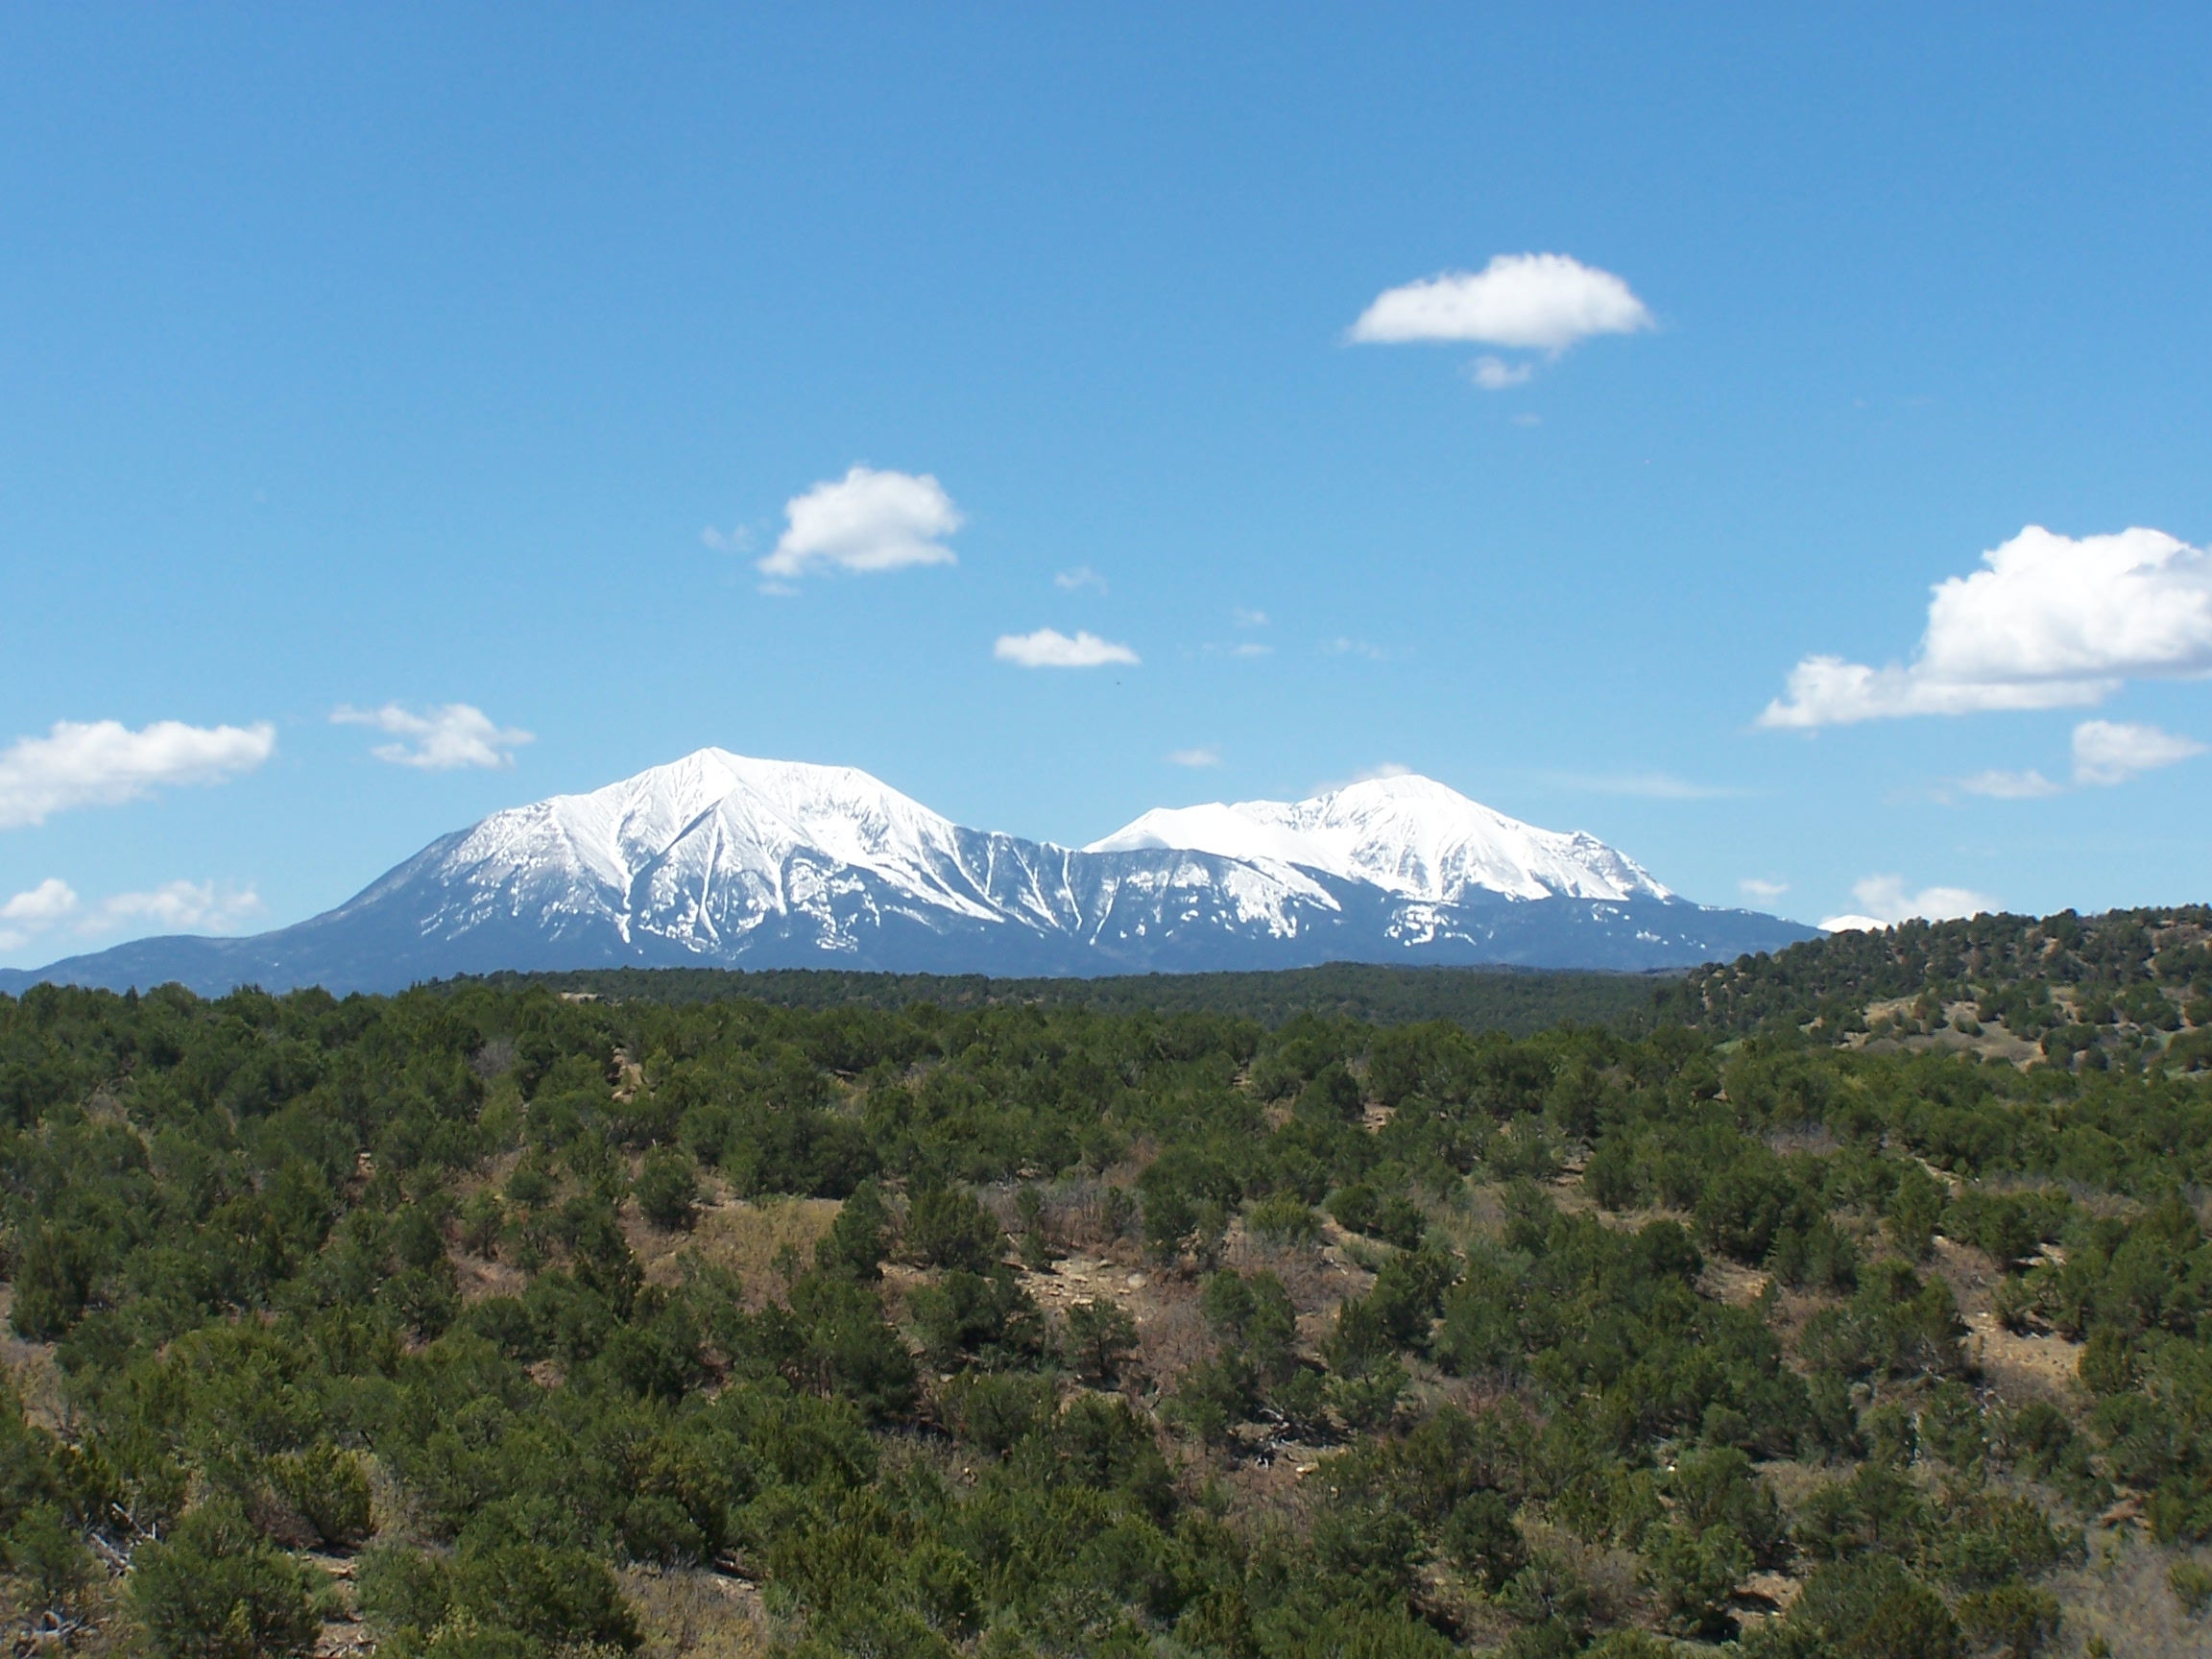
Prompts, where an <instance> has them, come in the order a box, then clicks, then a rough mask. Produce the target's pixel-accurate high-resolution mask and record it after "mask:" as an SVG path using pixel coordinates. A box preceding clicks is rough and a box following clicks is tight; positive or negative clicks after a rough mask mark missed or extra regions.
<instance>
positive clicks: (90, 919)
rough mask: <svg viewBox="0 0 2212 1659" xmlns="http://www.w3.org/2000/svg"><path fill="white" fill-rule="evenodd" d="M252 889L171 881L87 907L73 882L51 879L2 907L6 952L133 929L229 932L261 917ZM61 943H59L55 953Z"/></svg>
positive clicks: (0, 934)
mask: <svg viewBox="0 0 2212 1659" xmlns="http://www.w3.org/2000/svg"><path fill="white" fill-rule="evenodd" d="M261 910H262V906H261V900H260V896H259V895H258V894H256V893H255V892H254V891H253V889H252V887H251V886H247V887H237V886H218V885H217V884H216V883H215V882H213V881H171V882H169V883H168V884H166V885H165V886H161V887H156V888H153V889H151V890H149V891H146V892H142V893H115V894H110V895H109V896H108V897H107V898H105V899H102V900H100V901H99V902H97V903H94V904H92V905H90V906H89V907H87V906H86V905H85V904H84V902H83V901H82V900H80V899H79V898H78V896H77V893H76V891H75V890H74V889H73V888H71V887H70V885H69V883H68V882H66V881H64V880H62V879H61V878H60V877H48V878H46V879H45V880H43V881H41V882H39V883H38V885H37V886H36V887H33V888H30V889H28V890H27V891H25V892H21V893H17V894H15V895H14V896H13V897H12V898H11V899H9V900H7V901H6V902H0V950H21V949H22V948H23V947H24V946H26V945H29V944H31V943H32V942H33V941H34V940H36V939H39V938H42V937H46V936H48V935H52V934H60V935H61V937H62V938H67V937H70V936H75V937H77V938H81V939H96V938H99V937H101V936H103V935H106V934H112V933H119V932H124V931H128V930H131V929H133V928H135V929H138V930H140V931H144V930H146V929H147V928H150V927H151V928H160V929H166V930H168V931H172V932H175V931H187V930H188V931H195V932H206V933H227V932H232V931H235V930H236V929H237V928H238V927H240V926H244V925H245V924H246V923H248V922H250V921H252V920H253V919H254V918H255V917H258V916H259V915H260V914H261ZM59 945H60V939H57V940H55V942H54V944H53V945H50V946H49V947H48V948H49V949H54V948H56V946H59Z"/></svg>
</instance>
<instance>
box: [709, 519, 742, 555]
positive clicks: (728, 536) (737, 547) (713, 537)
mask: <svg viewBox="0 0 2212 1659" xmlns="http://www.w3.org/2000/svg"><path fill="white" fill-rule="evenodd" d="M699 540H700V541H704V542H705V543H706V544H707V545H708V546H709V547H711V548H713V549H714V551H715V552H717V553H742V552H744V551H745V549H746V548H748V547H750V546H752V545H753V532H752V531H750V530H748V529H746V528H745V526H744V525H742V524H738V525H735V526H733V527H732V528H731V529H728V530H717V529H715V528H714V526H713V525H711V524H709V525H708V526H707V528H706V529H704V530H702V531H700V532H699Z"/></svg>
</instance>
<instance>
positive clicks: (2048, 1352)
mask: <svg viewBox="0 0 2212 1659" xmlns="http://www.w3.org/2000/svg"><path fill="white" fill-rule="evenodd" d="M1932 1265H1933V1266H1934V1268H1935V1270H1936V1272H1938V1273H1940V1274H1941V1275H1942V1276H1943V1278H1944V1279H1945V1281H1946V1282H1948V1283H1949V1285H1950V1286H1951V1294H1952V1296H1953V1297H1954V1298H1955V1299H1956V1300H1957V1301H1958V1304H1959V1316H1960V1318H1961V1319H1963V1320H1965V1322H1966V1330H1967V1342H1966V1348H1967V1353H1968V1354H1969V1355H1971V1356H1972V1357H1973V1358H1976V1359H1978V1360H1979V1361H1980V1363H1981V1366H1982V1371H1983V1375H1984V1378H1985V1379H1986V1380H1987V1382H1988V1383H1989V1385H1990V1386H1991V1387H1992V1388H1994V1389H1995V1390H1996V1391H1997V1394H1998V1397H1999V1398H2000V1399H2003V1400H2005V1401H2006V1402H2007V1403H2008V1404H2009V1405H2014V1406H2023V1405H2026V1404H2027V1403H2028V1402H2029V1401H2031V1400H2038V1399H2040V1400H2049V1401H2052V1402H2053V1403H2055V1404H2060V1405H2063V1404H2067V1403H2068V1402H2069V1401H2070V1400H2071V1398H2072V1397H2073V1396H2074V1395H2075V1394H2076V1392H2077V1386H2076V1379H2077V1378H2078V1377H2079V1376H2080V1363H2081V1344H2080V1343H2079V1342H2069V1341H2068V1340H2067V1339H2066V1338H2065V1337H2063V1336H2061V1335H2059V1334H2057V1333H2056V1332H2052V1331H2032V1332H2031V1333H2029V1334H2026V1335H2022V1334H2019V1333H2016V1332H2012V1331H2008V1330H2006V1329H2005V1327H2004V1326H2003V1325H2001V1324H1999V1323H1998V1321H1997V1316H1996V1314H1994V1313H1993V1312H1992V1311H1990V1299H1991V1297H1992V1295H1993V1294H1994V1293H1995V1291H1996V1288H1997V1286H1998V1285H1999V1284H2001V1283H2002V1282H2003V1280H2004V1278H2005V1274H2004V1271H2003V1269H2001V1268H2000V1267H1998V1265H1997V1264H1996V1263H1995V1262H1992V1261H1990V1260H1989V1258H1988V1257H1987V1256H1985V1255H1984V1254H1983V1253H1982V1252H1981V1251H1979V1250H1977V1249H1975V1248H1974V1247H1973V1246H1972V1245H1970V1244H1961V1243H1960V1242H1959V1241H1958V1240H1957V1239H1955V1238H1937V1239H1936V1255H1935V1260H1934V1262H1933V1263H1932Z"/></svg>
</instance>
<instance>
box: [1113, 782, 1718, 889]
mask: <svg viewBox="0 0 2212 1659" xmlns="http://www.w3.org/2000/svg"><path fill="white" fill-rule="evenodd" d="M1156 847H1182V848H1189V849H1191V850H1194V851H1198V852H1205V853H1217V854H1221V855H1222V856H1223V857H1225V858H1239V859H1243V860H1245V861H1247V862H1251V863H1268V862H1273V863H1284V864H1293V865H1302V866H1304V867H1306V868H1307V869H1310V870H1325V871H1327V872H1329V873H1330V874H1331V875H1333V876H1341V877H1343V878H1345V879H1347V880H1352V881H1371V882H1373V883H1374V884H1375V885H1376V886H1378V887H1381V888H1383V890H1384V891H1386V892H1390V893H1395V894H1397V895H1399V896H1400V897H1402V898H1406V899H1425V900H1428V901H1430V902H1433V903H1442V904H1456V903H1459V902H1461V901H1462V900H1464V899H1465V898H1466V897H1467V896H1468V894H1469V892H1470V891H1471V890H1476V889H1479V890H1481V891H1483V892H1487V893H1497V894H1502V895H1503V896H1504V897H1505V898H1508V899H1671V898H1673V897H1674V895H1673V894H1671V893H1670V892H1669V891H1668V890H1667V889H1666V888H1665V887H1662V886H1661V885H1660V884H1659V883H1658V882H1657V881H1655V880H1653V879H1652V878H1651V875H1650V872H1648V871H1647V870H1646V869H1645V868H1644V867H1643V866H1642V865H1641V864H1638V863H1637V862H1636V861H1635V860H1634V859H1632V858H1629V857H1627V856H1626V855H1625V854H1621V853H1617V852H1615V851H1614V850H1613V849H1612V848H1610V847H1608V846H1606V845H1605V843H1604V842H1602V841H1600V840H1599V839H1598V838H1597V837H1596V836H1593V835H1585V834H1582V833H1581V832H1580V831H1578V830H1577V831H1575V832H1574V833H1572V834H1561V833H1559V832H1558V831H1556V830H1552V829H1537V828H1535V826H1533V825H1530V824H1524V823H1522V822H1521V821H1520V820H1519V819H1517V818H1508V817H1506V816H1505V814H1504V813H1503V812H1494V811H1492V810H1491V809H1490V808H1489V807H1487V806H1485V805H1482V804H1481V803H1479V802H1477V801H1470V800H1468V799H1467V797H1466V796H1464V795H1462V794H1460V793H1459V792H1458V791H1456V790H1455V789H1449V788H1446V787H1445V786H1444V785H1443V784H1441V783H1439V782H1437V781H1434V780H1433V779H1430V778H1419V777H1414V776H1412V775H1410V774H1404V775H1400V776H1398V777H1393V778H1372V779H1368V780H1367V781H1364V782H1359V783H1352V784H1347V785H1346V786H1345V787H1344V788H1341V789H1333V790H1331V791H1330V792H1329V793H1328V794H1326V795H1319V796H1316V797H1314V798H1313V799H1312V800H1310V801H1297V802H1284V801H1240V802H1238V804H1237V805H1234V806H1224V805H1218V804H1216V805H1210V806H1182V807H1156V808H1154V809H1153V810H1152V811H1150V812H1147V813H1145V814H1144V816H1143V817H1142V818H1140V819H1138V820H1137V821H1136V822H1135V823H1133V824H1130V825H1128V826H1126V827H1125V828H1123V829H1118V830H1116V831H1115V832H1114V833H1113V834H1111V835H1109V836H1107V837H1106V838H1105V839H1104V840H1101V841H1094V842H1092V843H1091V845H1090V846H1088V847H1086V848H1084V851H1085V852H1086V853H1130V852H1136V851H1139V850H1141V849H1147V848H1156Z"/></svg>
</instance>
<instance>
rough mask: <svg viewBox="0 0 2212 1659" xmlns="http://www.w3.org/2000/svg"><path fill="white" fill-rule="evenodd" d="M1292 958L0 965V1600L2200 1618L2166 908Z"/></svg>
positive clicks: (2194, 1157)
mask: <svg viewBox="0 0 2212 1659" xmlns="http://www.w3.org/2000/svg"><path fill="white" fill-rule="evenodd" d="M1311 972H1312V973H1313V974H1320V975H1322V978H1321V979H1320V980H1319V981H1318V982H1316V981H1314V980H1312V979H1311V978H1309V979H1308V980H1305V981H1301V982H1298V983H1286V982H1281V981H1286V980H1287V976H1284V975H1265V976H1229V975H1222V976H1208V977H1209V978H1214V979H1217V980H1219V981H1221V983H1217V984H1214V985H1211V986H1183V987H1181V988H1179V989H1176V988H1173V987H1172V982H1163V984H1164V985H1166V986H1168V987H1169V988H1168V989H1165V990H1163V991H1162V993H1161V995H1160V996H1159V997H1157V998H1152V999H1151V1002H1148V1001H1147V1000H1146V998H1144V997H1143V996H1142V994H1141V993H1140V991H1139V990H1138V989H1136V988H1135V982H1130V983H1128V984H1124V985H1122V986H1121V987H1119V988H1118V989H1107V990H1103V991H1102V990H1101V989H1100V988H1098V987H1095V986H1094V987H1091V988H1088V989H1082V988H1068V989H1066V990H1065V991H1064V992H1052V991H1050V990H1049V989H1039V988H1028V989H1025V990H1022V991H1021V992H1019V993H1007V994H998V993H996V992H993V991H991V990H990V988H989V987H984V988H983V989H982V990H978V989H977V988H976V987H974V986H968V987H966V988H962V987H960V986H958V985H953V986H951V987H950V989H948V988H946V987H945V986H939V987H936V988H935V989H937V990H940V991H943V992H944V994H943V995H932V989H933V988H932V987H931V986H930V985H928V984H926V983H919V984H918V983H913V982H901V983H897V984H887V983H881V982H873V981H870V980H869V979H868V977H867V976H853V975H847V976H825V980H824V982H822V983H819V984H813V985H808V984H807V983H805V982H803V981H800V980H797V979H793V980H791V981H790V982H789V983H779V984H776V985H760V986H755V987H747V986H745V985H742V984H737V985H731V984H717V983H706V982H700V981H696V980H692V981H685V980H681V979H670V980H669V981H667V982H665V983H661V982H659V981H658V979H657V976H654V975H646V974H637V975H627V976H623V977H621V978H619V979H617V980H608V981H604V982H593V983H589V984H586V983H578V982H570V981H569V980H567V979H554V980H550V981H547V980H536V979H519V978H517V979H508V978H500V979H494V980H486V981H464V982H455V983H451V984H445V985H438V986H429V987H423V988H421V989H418V990H415V991H411V992H408V993H406V994H404V995H400V996H397V997H389V998H381V997H351V998H345V999H343V1000H340V999H337V998H332V997H330V996H327V995H325V994H323V993H320V992H315V991H302V992H297V993H293V994H290V995H286V996H282V997H271V996H267V995H263V994H261V993H259V992H256V991H252V990H244V991H239V992H237V993H234V994H233V995H230V996H228V997H225V998H219V999H214V1000H205V999H202V998H196V997H194V996H192V995H190V994H189V993H186V992H184V991H182V990H180V989H178V988H176V987H167V988H163V989H161V990H157V991H154V992H152V993H149V994H146V995H134V994H133V995H122V996H118V995H114V994H111V993H108V992H96V991H84V990H73V989H65V988H58V987H52V986H41V987H37V988H35V989H33V990H31V991H29V992H28V993H26V994H25V995H24V996H23V997H22V998H19V999H14V998H0V1183H4V1186H0V1278H4V1280H5V1285H4V1286H0V1297H4V1298H5V1301H4V1307H5V1315H6V1323H5V1329H4V1334H0V1366H4V1377H0V1620H4V1623H5V1628H6V1630H7V1633H8V1637H9V1639H10V1641H11V1643H12V1645H13V1647H15V1649H16V1650H18V1651H23V1652H30V1651H38V1652H62V1651H68V1652H87V1653H109V1652H113V1653H118V1654H120V1653H143V1654H147V1655H152V1656H154V1659H246V1656H249V1655H261V1654H278V1655H306V1654H310V1653H319V1654H325V1655H340V1654H364V1655H365V1654H370V1653H373V1654H376V1655H383V1656H390V1659H550V1656H554V1655H572V1656H578V1659H581V1656H584V1655H608V1656H613V1655H623V1654H637V1655H640V1656H643V1659H661V1656H664V1655H665V1656H668V1659H676V1656H680V1655H687V1654H689V1655H700V1656H702V1659H708V1656H712V1659H720V1656H723V1655H732V1656H735V1655H762V1656H766V1655H789V1656H792V1659H828V1656H829V1655H863V1656H871V1659H907V1656H912V1659H950V1656H951V1655H955V1654H958V1655H975V1656H978V1659H984V1656H988V1659H1027V1656H1032V1655H1034V1656H1039V1659H1043V1656H1047V1655H1050V1656H1058V1655H1114V1656H1129V1659H1136V1656H1139V1655H1142V1656H1145V1659H1337V1656H1345V1659H1445V1656H1447V1655H1452V1654H1497V1655H1503V1656H1511V1659H1554V1656H1557V1659H1564V1656H1568V1655H1575V1654H1592V1655H1598V1656H1603V1659H1650V1656H1656V1655H1662V1654H1682V1655H1687V1654H1693V1653H1712V1654H1719V1655H1741V1656H1743V1659H1921V1656H1933V1659H1965V1656H1967V1655H1981V1654H1992V1655H1994V1654H2007V1655H2030V1654H2037V1653H2052V1654H2062V1653H2063V1654H2129V1653H2153V1652H2202V1651H2212V1642H2208V1638H2207V1633H2206V1628H2205V1623H2204V1621H2205V1619H2206V1617H2207V1614H2208V1613H2212V1244H2208V1243H2207V1237H2206V1229H2205V1221H2206V1216H2207V1214H2212V1212H2207V1210H2206V1209H2205V1206H2204V1202H2203V1199H2204V1190H2205V1187H2206V1185H2207V1182H2208V1180H2212V1076H2208V1073H2207V1070H2206V1065H2205V1061H2206V1055H2207V1053H2208V1052H2212V912H2205V911H2200V910H2180V911H2172V910H2170V911H2159V912H2149V911H2145V912H2132V913H2125V914H2122V913H2115V914H2114V915H2112V916H2108V917H2101V918H2087V919H2083V918H2077V917H2073V916H2070V915H2069V916H2060V917H2054V918H2046V919H2043V920H2041V921H2033V920H2029V919H2025V918H2008V917H1994V918H1992V917H1982V918H1977V919H1975V920H1974V921H1972V922H1961V923H1945V924H1937V925H1928V924H1911V925H1907V926H1902V927H1899V928H1895V929H1891V930H1890V931H1888V932H1887V933H1874V934H1839V935H1836V936H1833V937H1831V938H1829V939H1826V940H1822V941H1818V942H1815V943H1813V944H1809V945H1804V946H1798V947H1795V948H1793V949H1791V950H1788V951H1785V952H1782V953H1781V954H1779V955H1777V956H1774V957H1771V958H1768V957H1758V958H1750V959H1746V960H1744V961H1742V962H1739V963H1735V964H1731V965H1727V966H1723V967H1716V968H1710V969H1701V970H1699V971H1697V972H1695V973H1694V974H1689V975H1685V976H1681V977H1677V978H1671V979H1667V980H1663V981H1659V982H1657V983H1656V984H1654V983H1653V982H1650V981H1640V980H1627V979H1623V980H1619V981H1616V982H1614V983H1612V984H1609V985H1603V986H1599V985H1593V984H1589V983H1584V982H1583V979H1584V977H1585V976H1558V982H1557V983H1556V984H1555V985H1551V988H1550V992H1549V993H1546V992H1545V989H1544V982H1542V981H1540V979H1539V978H1537V977H1535V976H1530V977H1527V978H1524V979H1520V980H1518V981H1516V982H1515V983H1514V984H1513V985H1512V986H1510V987H1509V988H1507V989H1506V990H1505V991H1503V992H1500V993H1499V996H1500V998H1502V999H1501V1000H1494V1001H1493V1002H1491V1003H1490V1004H1489V1005H1488V1006H1489V1009H1490V1012H1489V1015H1488V1016H1487V1017H1485V1015H1484V1013H1483V1010H1482V1008H1481V1007H1480V1006H1478V1005H1475V1004H1469V1003H1467V1002H1466V1001H1465V1000H1464V998H1465V996H1466V995H1467V994H1468V993H1467V991H1466V987H1465V986H1464V985H1463V986H1461V987H1460V989H1459V990H1456V991H1452V990H1449V989H1447V990H1446V991H1440V990H1439V989H1438V987H1439V986H1446V985H1447V981H1445V980H1443V979H1439V978H1435V977H1428V978H1424V977H1423V976H1422V975H1421V974H1410V975H1407V977H1406V982H1405V983H1403V984H1393V983H1392V982H1391V981H1390V980H1389V978H1388V974H1389V972H1390V971H1384V970H1361V971H1358V972H1357V973H1353V974H1340V973H1337V972H1336V971H1334V970H1317V971H1311ZM1425 972H1430V973H1432V971H1425ZM1331 974H1335V975H1336V976H1335V977H1334V979H1332V978H1330V977H1328V976H1329V975H1331ZM1377 975H1380V977H1378V976H1377ZM1238 977H1248V978H1251V979H1253V980H1255V981H1257V980H1260V979H1269V980H1275V981H1279V983H1275V984H1272V985H1262V984H1257V983H1254V984H1247V985H1242V986H1239V985H1237V984H1233V983H1229V981H1231V980H1233V979H1235V978H1238ZM1470 983H1471V982H1470ZM1316 986H1318V988H1316ZM1496 989H1497V987H1496V986H1492V987H1491V988H1490V989H1488V990H1482V991H1481V995H1482V996H1490V995H1491V993H1492V991H1494V990H1496ZM749 992H757V993H759V994H749ZM1546 994H1555V997H1556V1000H1554V1001H1553V1002H1552V1003H1551V1004H1550V1005H1549V1006H1548V1007H1547V1006H1546V1005H1545V1004H1544V1002H1543V996H1544V995H1546ZM1631 994H1632V995H1631ZM1445 996H1456V997H1460V998H1462V1000H1461V1002H1460V1003H1459V1004H1457V1005H1455V1006H1440V1005H1439V1002H1438V998H1439V997H1445ZM1348 998H1349V999H1350V1003H1351V1005H1347V1000H1348ZM1624 998H1626V999H1624ZM1152 1003H1158V1004H1159V1005H1152Z"/></svg>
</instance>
